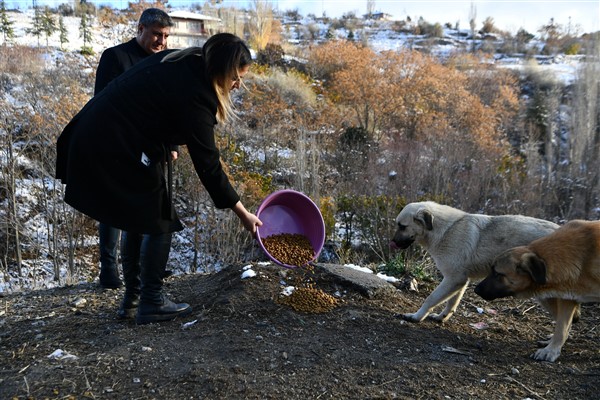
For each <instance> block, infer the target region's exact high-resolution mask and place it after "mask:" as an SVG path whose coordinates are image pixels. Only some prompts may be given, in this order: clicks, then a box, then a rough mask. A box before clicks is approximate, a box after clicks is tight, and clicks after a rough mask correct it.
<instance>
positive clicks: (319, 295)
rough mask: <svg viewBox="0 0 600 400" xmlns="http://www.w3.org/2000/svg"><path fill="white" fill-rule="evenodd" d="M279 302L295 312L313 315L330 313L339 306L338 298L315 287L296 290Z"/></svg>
mask: <svg viewBox="0 0 600 400" xmlns="http://www.w3.org/2000/svg"><path fill="white" fill-rule="evenodd" d="M279 302H280V303H282V304H285V305H287V306H289V307H291V308H293V309H294V310H295V311H298V312H304V313H311V314H318V313H323V312H328V311H331V310H332V309H333V308H335V307H336V306H337V305H338V299H337V298H335V297H333V296H332V295H330V294H327V293H325V292H324V291H322V290H321V289H316V288H313V287H300V288H296V290H294V291H293V292H292V294H290V295H289V296H282V297H281V298H280V300H279Z"/></svg>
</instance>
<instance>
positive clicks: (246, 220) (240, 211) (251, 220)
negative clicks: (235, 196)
mask: <svg viewBox="0 0 600 400" xmlns="http://www.w3.org/2000/svg"><path fill="white" fill-rule="evenodd" d="M232 210H233V212H234V213H235V214H236V215H237V216H238V218H239V219H240V220H241V221H242V224H243V225H244V228H246V230H247V231H248V232H250V233H252V235H255V234H256V228H257V227H259V226H262V221H261V220H260V219H258V217H257V216H256V215H254V214H252V213H251V212H248V210H246V208H245V207H244V205H243V204H242V202H241V201H238V202H237V203H236V204H235V206H233V208H232Z"/></svg>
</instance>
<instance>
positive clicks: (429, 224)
mask: <svg viewBox="0 0 600 400" xmlns="http://www.w3.org/2000/svg"><path fill="white" fill-rule="evenodd" d="M415 221H417V222H419V223H420V224H421V225H423V226H424V227H425V229H427V230H428V231H430V230H432V229H433V214H431V213H430V212H429V211H427V210H426V209H424V208H422V209H420V210H419V211H417V214H416V215H415Z"/></svg>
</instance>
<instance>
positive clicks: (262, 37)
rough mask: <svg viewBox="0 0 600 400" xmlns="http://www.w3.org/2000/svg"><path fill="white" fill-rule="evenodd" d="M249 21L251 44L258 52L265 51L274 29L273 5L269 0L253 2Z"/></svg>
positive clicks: (255, 0)
mask: <svg viewBox="0 0 600 400" xmlns="http://www.w3.org/2000/svg"><path fill="white" fill-rule="evenodd" d="M250 14H251V16H250V20H249V21H248V30H249V32H250V44H251V45H252V47H254V48H255V50H256V51H261V50H264V49H265V47H266V46H267V43H269V41H270V40H271V34H272V28H273V5H272V4H271V2H270V1H268V0H253V1H252V10H251V12H250Z"/></svg>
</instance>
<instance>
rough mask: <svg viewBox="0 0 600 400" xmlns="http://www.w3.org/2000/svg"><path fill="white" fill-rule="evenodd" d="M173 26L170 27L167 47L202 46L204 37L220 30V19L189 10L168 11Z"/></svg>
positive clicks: (206, 37)
mask: <svg viewBox="0 0 600 400" xmlns="http://www.w3.org/2000/svg"><path fill="white" fill-rule="evenodd" d="M169 16H170V17H171V18H172V19H173V22H174V23H175V26H173V27H172V28H171V35H170V36H169V47H170V48H172V49H183V48H186V47H192V46H202V45H203V44H204V42H206V39H208V38H209V37H211V36H212V35H214V34H215V33H218V32H220V28H221V25H222V24H221V19H220V18H215V17H209V16H208V15H202V14H196V13H193V12H189V11H173V12H172V13H169Z"/></svg>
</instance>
